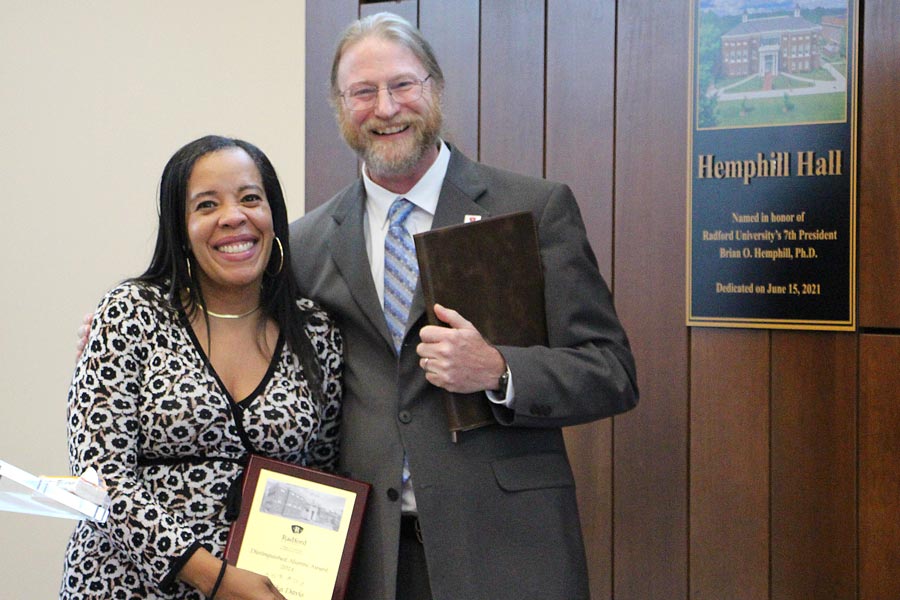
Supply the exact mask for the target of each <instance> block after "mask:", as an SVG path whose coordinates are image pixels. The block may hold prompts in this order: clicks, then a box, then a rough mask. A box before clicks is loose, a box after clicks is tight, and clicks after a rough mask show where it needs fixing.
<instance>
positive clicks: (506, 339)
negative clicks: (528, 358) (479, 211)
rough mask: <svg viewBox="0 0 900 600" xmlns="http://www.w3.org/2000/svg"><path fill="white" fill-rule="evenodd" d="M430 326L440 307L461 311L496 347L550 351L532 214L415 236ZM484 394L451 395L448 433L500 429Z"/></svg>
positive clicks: (495, 218)
mask: <svg viewBox="0 0 900 600" xmlns="http://www.w3.org/2000/svg"><path fill="white" fill-rule="evenodd" d="M413 239H414V241H415V244H416V256H417V258H418V262H419V279H420V281H421V284H422V291H423V294H424V296H425V308H426V312H427V315H428V322H429V323H431V324H432V325H444V323H441V322H440V321H438V320H437V317H435V314H434V305H435V303H438V304H441V305H442V306H445V307H447V308H452V309H453V310H455V311H457V312H459V313H460V314H461V315H462V316H463V317H465V318H466V319H468V320H469V321H471V322H472V324H473V325H475V327H476V328H477V329H478V331H479V332H480V333H481V335H483V336H484V338H485V339H486V340H487V341H488V342H490V343H491V344H494V345H506V346H536V345H546V344H547V328H546V321H545V314H544V276H543V270H542V267H541V255H540V250H539V248H538V241H537V229H536V227H535V223H534V217H533V216H532V214H531V213H530V212H518V213H511V214H508V215H501V216H498V217H489V218H485V219H481V220H480V221H474V222H471V223H462V224H459V225H451V226H449V227H441V228H439V229H432V230H431V231H427V232H424V233H419V234H416V235H415V236H413ZM489 402H490V401H489V400H488V399H487V398H486V397H485V395H484V393H482V392H478V393H475V394H456V393H451V392H446V400H445V405H446V408H447V419H448V424H449V427H450V431H451V433H452V434H454V440H455V439H456V436H455V434H456V432H459V431H468V430H471V429H475V428H478V427H482V426H485V425H489V424H492V423H495V422H496V421H495V419H494V416H493V413H492V411H491V408H490V405H489Z"/></svg>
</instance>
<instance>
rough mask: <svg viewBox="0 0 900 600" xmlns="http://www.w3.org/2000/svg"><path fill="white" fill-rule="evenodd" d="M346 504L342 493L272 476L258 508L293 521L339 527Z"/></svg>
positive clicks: (327, 527)
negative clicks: (336, 493)
mask: <svg viewBox="0 0 900 600" xmlns="http://www.w3.org/2000/svg"><path fill="white" fill-rule="evenodd" d="M345 504H346V500H345V499H344V498H342V497H340V496H336V495H334V494H329V493H327V492H321V491H318V490H311V489H308V488H305V487H300V486H298V485H291V484H289V483H285V482H282V481H275V480H271V479H270V480H269V481H268V482H266V490H265V493H264V494H263V498H262V502H261V503H260V507H259V510H260V511H261V512H264V513H267V514H270V515H275V516H278V517H284V518H286V519H290V520H292V521H301V522H303V523H307V524H310V525H315V526H317V527H322V528H324V529H330V530H331V531H338V529H340V525H341V519H342V518H343V516H344V507H345Z"/></svg>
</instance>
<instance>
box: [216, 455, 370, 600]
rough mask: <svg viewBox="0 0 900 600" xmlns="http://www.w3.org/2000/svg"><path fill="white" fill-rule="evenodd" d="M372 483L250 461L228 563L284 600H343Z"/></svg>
mask: <svg viewBox="0 0 900 600" xmlns="http://www.w3.org/2000/svg"><path fill="white" fill-rule="evenodd" d="M370 488H371V486H370V485H369V484H368V483H364V482H361V481H355V480H353V479H348V478H346V477H339V476H337V475H331V474H329V473H323V472H321V471H316V470H314V469H309V468H306V467H301V466H298V465H294V464H290V463H285V462H282V461H277V460H273V459H269V458H264V457H261V456H251V457H250V461H249V463H248V464H247V467H246V469H245V470H244V480H243V485H242V496H241V511H240V516H239V517H238V519H237V521H235V522H234V524H233V525H232V526H231V531H230V533H229V535H228V543H227V545H226V547H225V559H226V560H227V561H228V563H229V564H232V565H235V566H237V567H239V568H242V569H247V570H249V571H253V572H255V573H260V574H262V575H266V576H267V577H268V578H269V579H271V580H272V582H273V583H274V584H275V587H277V588H278V590H279V591H280V592H281V593H282V594H284V595H285V596H286V597H287V598H291V599H292V600H293V599H300V598H302V599H303V600H342V599H343V598H344V594H345V593H346V590H347V582H348V579H349V576H350V566H351V564H352V562H353V555H354V552H355V550H356V544H357V540H358V539H359V531H360V528H361V526H362V520H363V515H364V513H365V508H366V500H367V498H368V495H369V490H370Z"/></svg>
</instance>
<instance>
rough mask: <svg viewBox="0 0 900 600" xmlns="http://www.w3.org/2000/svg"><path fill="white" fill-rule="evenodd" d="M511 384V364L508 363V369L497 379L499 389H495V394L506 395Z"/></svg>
mask: <svg viewBox="0 0 900 600" xmlns="http://www.w3.org/2000/svg"><path fill="white" fill-rule="evenodd" d="M508 386H509V365H508V364H507V365H506V369H505V370H504V371H503V374H502V375H500V379H498V380H497V389H495V390H493V392H494V393H495V394H497V395H498V396H502V397H504V398H505V397H506V388H507V387H508Z"/></svg>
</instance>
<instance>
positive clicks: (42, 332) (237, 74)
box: [0, 0, 305, 600]
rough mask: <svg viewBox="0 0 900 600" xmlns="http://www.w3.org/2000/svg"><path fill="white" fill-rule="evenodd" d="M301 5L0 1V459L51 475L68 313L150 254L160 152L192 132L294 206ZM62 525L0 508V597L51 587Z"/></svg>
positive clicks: (50, 593) (89, 306)
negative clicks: (266, 171)
mask: <svg viewBox="0 0 900 600" xmlns="http://www.w3.org/2000/svg"><path fill="white" fill-rule="evenodd" d="M304 13H305V2H303V1H302V0H301V1H297V0H254V1H253V2H246V1H244V0H225V1H223V0H129V1H128V2H121V1H120V0H0V229H2V235H0V286H2V292H0V390H2V399H0V459H3V460H6V461H7V462H11V463H13V464H16V465H18V466H20V467H22V468H24V469H26V470H29V471H32V472H37V473H48V474H65V473H66V472H67V471H68V459H67V454H66V442H65V397H66V391H67V389H68V384H69V380H70V378H71V375H72V369H73V366H74V344H75V337H76V336H75V331H76V329H77V327H78V325H79V323H80V321H81V316H82V315H83V314H84V313H85V312H88V311H91V310H93V308H94V307H95V306H96V303H97V301H98V300H99V299H100V297H101V296H102V294H103V293H104V292H105V291H106V290H107V289H108V288H110V287H111V286H113V285H115V284H116V283H117V282H118V281H120V280H121V279H123V278H125V277H128V276H132V275H137V274H139V273H140V272H141V271H142V270H143V269H144V268H145V267H146V265H147V264H148V262H149V260H150V255H151V251H152V248H153V242H154V240H155V231H156V206H155V202H156V191H157V185H158V180H159V176H160V173H161V171H162V167H163V165H164V164H165V162H166V160H167V159H168V158H169V156H171V154H172V153H173V152H174V151H175V150H176V149H177V148H178V147H180V146H181V145H182V144H184V143H186V142H188V141H190V140H192V139H194V138H196V137H199V136H201V135H204V134H206V133H221V134H225V135H231V136H236V137H241V138H244V139H246V140H248V141H251V142H253V143H255V144H256V145H258V146H259V147H260V148H262V149H263V151H265V152H266V153H267V154H268V156H269V158H270V159H271V160H272V162H273V163H274V165H275V167H276V169H277V170H278V173H279V175H280V176H281V180H282V185H283V186H284V188H285V193H286V196H287V198H288V203H289V213H290V216H291V217H292V218H294V217H297V216H299V215H300V214H301V213H302V206H303V199H302V193H303V101H304V99H303V89H304V85H303V78H304V72H303V64H304V30H305V25H304ZM72 525H73V522H69V521H63V520H57V519H51V518H45V517H30V516H23V515H17V514H13V513H0V540H2V542H0V600H32V599H45V598H54V597H56V595H57V589H58V583H59V577H60V573H61V563H62V557H63V550H64V547H65V543H66V540H67V538H68V535H69V533H70V532H71V529H72Z"/></svg>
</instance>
